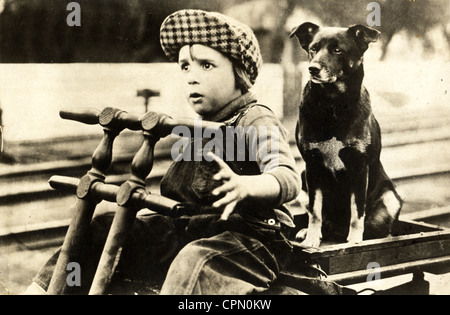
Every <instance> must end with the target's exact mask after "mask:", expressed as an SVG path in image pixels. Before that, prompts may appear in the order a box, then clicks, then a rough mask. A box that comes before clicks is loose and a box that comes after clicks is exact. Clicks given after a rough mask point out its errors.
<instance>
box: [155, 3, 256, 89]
mask: <svg viewBox="0 0 450 315" xmlns="http://www.w3.org/2000/svg"><path fill="white" fill-rule="evenodd" d="M160 41H161V47H162V49H163V51H164V53H165V54H166V56H167V57H168V58H169V59H170V60H171V61H178V54H179V52H180V49H181V48H182V47H183V46H186V45H194V44H201V45H205V46H207V47H210V48H214V49H216V50H218V51H220V52H222V53H223V54H225V55H226V56H228V57H230V58H231V59H234V60H236V61H238V62H239V63H240V64H241V65H242V66H243V67H244V69H245V70H246V71H247V73H248V74H249V77H250V80H251V82H252V83H255V81H256V78H257V76H258V72H259V68H260V67H261V65H262V56H261V51H260V48H259V44H258V40H257V38H256V36H255V34H254V33H253V31H252V30H251V29H250V27H248V26H247V25H245V24H243V23H241V22H238V21H236V20H235V19H232V18H230V17H228V16H226V15H223V14H220V13H218V12H206V11H202V10H181V11H178V12H175V13H173V14H171V15H170V16H168V17H167V18H166V20H165V21H164V22H163V24H162V25H161V32H160Z"/></svg>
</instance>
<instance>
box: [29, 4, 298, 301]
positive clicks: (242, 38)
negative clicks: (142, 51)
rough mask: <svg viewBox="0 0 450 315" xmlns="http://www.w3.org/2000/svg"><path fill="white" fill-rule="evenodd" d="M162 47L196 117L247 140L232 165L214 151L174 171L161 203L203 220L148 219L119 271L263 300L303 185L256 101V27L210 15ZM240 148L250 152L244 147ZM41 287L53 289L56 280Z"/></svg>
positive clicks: (190, 16) (185, 20) (173, 29)
mask: <svg viewBox="0 0 450 315" xmlns="http://www.w3.org/2000/svg"><path fill="white" fill-rule="evenodd" d="M160 39H161V45H162V48H163V50H164V52H165V53H166V55H167V56H168V58H169V59H170V60H172V61H176V62H178V64H179V66H180V73H181V77H182V84H183V90H184V94H185V96H186V98H187V100H188V103H189V104H190V106H191V107H192V108H193V109H194V111H195V112H196V113H197V114H198V115H199V116H200V117H201V118H202V119H204V120H209V121H216V122H222V123H224V124H225V125H227V126H229V127H230V128H232V130H234V131H236V130H237V131H241V132H240V133H239V132H237V133H235V134H234V135H233V137H232V140H233V141H231V144H232V145H231V146H230V145H229V144H230V141H229V140H230V138H228V139H226V141H224V142H226V144H227V145H226V146H225V147H224V150H225V152H224V157H223V159H222V158H220V157H219V156H217V155H216V154H214V153H213V152H209V151H208V152H207V151H206V150H205V151H204V152H202V153H203V154H201V156H202V157H203V158H202V159H200V160H198V159H178V160H176V161H175V162H174V163H173V164H172V166H171V167H170V168H169V170H168V172H167V173H166V175H165V176H164V178H163V180H162V182H161V194H162V195H164V196H166V197H169V198H172V199H175V200H178V201H180V202H185V203H186V204H190V205H192V206H194V207H196V208H197V209H198V210H199V211H200V213H201V214H199V215H196V216H193V217H190V218H182V219H177V220H172V219H170V218H167V217H163V216H161V215H158V214H152V213H147V214H141V215H138V217H137V220H136V224H135V225H136V229H135V231H133V233H132V234H131V235H130V237H129V241H128V245H127V247H126V248H125V247H124V251H123V252H122V256H121V264H120V266H119V269H121V270H122V273H123V274H124V275H125V276H126V277H129V278H139V277H142V276H143V274H146V273H147V272H148V271H149V270H151V269H153V271H157V270H159V271H160V270H161V269H162V268H163V266H164V265H170V267H169V269H168V272H167V276H166V278H165V280H164V283H163V286H162V289H161V294H251V293H257V292H263V291H265V290H267V289H268V288H269V287H270V285H271V284H272V283H273V282H274V281H275V280H276V278H277V275H278V273H279V270H280V265H281V264H283V262H284V260H285V259H286V258H287V257H288V255H289V254H290V251H291V246H290V244H289V241H288V240H287V239H286V238H285V237H284V235H283V228H284V227H287V228H288V227H293V222H292V219H291V216H290V214H289V212H288V210H287V209H286V208H285V207H284V206H283V204H285V203H286V202H289V201H291V200H293V199H294V198H295V197H296V196H297V194H298V193H299V189H300V187H299V186H300V178H299V175H298V173H297V171H296V165H295V160H294V158H293V156H292V153H291V152H290V148H289V145H288V143H287V140H286V134H285V131H284V128H283V126H282V125H281V123H280V122H279V120H278V119H277V118H276V117H275V116H274V114H273V113H272V111H271V110H270V109H268V108H267V107H265V106H262V105H259V104H257V100H256V98H255V96H254V95H253V94H252V93H251V92H249V89H250V88H251V86H252V85H253V84H254V83H255V80H256V78H257V76H258V72H259V70H260V66H261V63H262V58H261V55H260V49H259V46H258V41H257V39H256V37H255V35H254V34H253V32H252V31H251V30H250V29H249V28H248V27H247V26H246V25H243V24H241V23H239V22H237V21H235V20H233V19H231V18H229V17H226V16H224V15H222V14H219V13H215V12H205V11H201V10H182V11H178V12H176V13H174V14H172V15H170V16H169V17H168V18H167V19H166V20H165V21H164V23H163V24H162V26H161V36H160ZM249 130H252V131H253V132H242V131H249ZM238 139H241V140H242V141H243V142H241V143H244V146H237V145H236V143H237V142H239V141H238ZM194 140H195V139H192V142H191V144H190V145H188V146H187V147H185V150H189V152H190V153H191V154H195V152H196V150H197V149H198V148H197V147H196V146H195V145H194ZM197 140H198V139H197ZM203 143H205V141H203ZM200 149H201V148H200ZM216 153H217V152H216ZM183 156H186V155H185V154H183ZM107 221H110V220H107V219H105V217H104V216H103V217H102V218H96V219H94V222H93V224H92V225H93V232H92V233H93V235H98V234H105V233H104V232H99V231H101V230H102V229H106V228H105V227H104V226H107ZM96 231H97V232H96ZM104 237H106V236H104ZM102 238H103V236H102V237H98V236H95V237H93V239H95V240H98V239H102ZM93 260H94V261H95V259H93ZM53 263H54V262H53ZM91 265H95V264H91ZM44 269H46V268H44ZM146 269H147V270H146ZM155 269H156V270H155ZM46 270H47V271H48V267H47V269H46ZM130 270H131V271H130ZM45 275H47V277H45ZM35 282H36V283H38V284H39V285H40V286H41V287H42V288H44V289H45V288H46V285H48V282H49V279H48V272H47V273H45V272H41V274H40V276H39V275H38V277H37V278H36V279H35Z"/></svg>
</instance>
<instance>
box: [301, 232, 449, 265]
mask: <svg viewBox="0 0 450 315" xmlns="http://www.w3.org/2000/svg"><path fill="white" fill-rule="evenodd" d="M440 240H450V231H434V232H427V233H416V234H411V235H402V236H393V237H389V238H383V239H375V240H367V241H363V242H361V243H358V244H348V243H342V244H336V245H328V246H323V247H319V248H316V247H309V248H304V247H302V246H301V245H300V243H297V242H293V244H294V246H297V247H299V248H302V251H303V252H304V253H306V254H308V255H309V257H311V258H312V259H316V258H324V257H332V256H337V255H349V254H354V253H361V252H364V251H375V250H382V249H387V248H392V247H394V248H395V247H401V246H408V245H411V244H415V243H423V242H433V241H440Z"/></svg>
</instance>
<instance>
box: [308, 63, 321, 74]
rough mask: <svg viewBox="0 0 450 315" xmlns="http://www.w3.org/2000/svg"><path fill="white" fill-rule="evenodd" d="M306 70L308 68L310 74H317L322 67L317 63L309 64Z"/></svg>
mask: <svg viewBox="0 0 450 315" xmlns="http://www.w3.org/2000/svg"><path fill="white" fill-rule="evenodd" d="M308 70H309V73H311V74H312V75H318V74H319V73H320V70H322V67H321V66H320V64H318V63H316V64H311V65H310V66H309V68H308Z"/></svg>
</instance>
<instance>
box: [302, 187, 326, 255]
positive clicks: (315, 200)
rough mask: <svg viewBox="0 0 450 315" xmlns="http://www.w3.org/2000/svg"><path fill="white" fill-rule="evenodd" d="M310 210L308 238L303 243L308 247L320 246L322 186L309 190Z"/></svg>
mask: <svg viewBox="0 0 450 315" xmlns="http://www.w3.org/2000/svg"><path fill="white" fill-rule="evenodd" d="M308 193H309V207H310V208H309V211H308V216H309V220H308V229H307V232H306V238H305V240H304V241H303V242H302V243H301V245H302V246H306V247H319V246H320V241H321V240H322V208H323V192H322V190H321V189H320V188H316V189H314V190H312V191H311V190H310V191H309V192H308Z"/></svg>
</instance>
